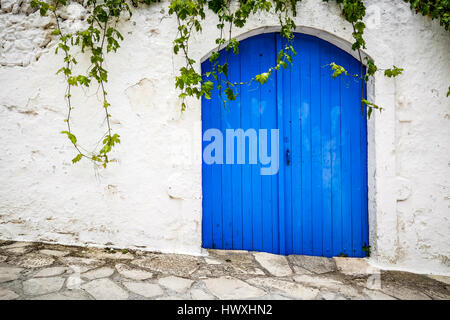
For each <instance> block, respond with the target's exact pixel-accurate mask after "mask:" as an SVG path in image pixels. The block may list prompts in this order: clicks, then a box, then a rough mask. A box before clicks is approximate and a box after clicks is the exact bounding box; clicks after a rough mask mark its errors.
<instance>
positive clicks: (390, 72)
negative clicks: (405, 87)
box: [384, 66, 403, 78]
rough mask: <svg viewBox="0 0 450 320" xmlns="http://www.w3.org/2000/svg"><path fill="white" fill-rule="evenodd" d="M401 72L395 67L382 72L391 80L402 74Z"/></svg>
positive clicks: (400, 69) (401, 70)
mask: <svg viewBox="0 0 450 320" xmlns="http://www.w3.org/2000/svg"><path fill="white" fill-rule="evenodd" d="M402 72H403V69H402V68H397V67H396V66H393V67H392V68H391V69H386V70H385V71H384V75H385V76H386V77H389V78H393V77H394V78H395V77H396V76H398V75H399V74H402Z"/></svg>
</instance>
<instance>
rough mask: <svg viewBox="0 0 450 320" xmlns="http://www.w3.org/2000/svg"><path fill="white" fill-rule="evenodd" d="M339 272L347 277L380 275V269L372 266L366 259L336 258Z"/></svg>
mask: <svg viewBox="0 0 450 320" xmlns="http://www.w3.org/2000/svg"><path fill="white" fill-rule="evenodd" d="M333 259H334V261H335V262H336V267H337V269H338V271H340V272H342V273H343V274H346V275H364V274H374V273H380V269H378V268H376V267H373V266H371V265H370V264H369V263H368V262H367V260H366V259H362V258H344V257H334V258H333Z"/></svg>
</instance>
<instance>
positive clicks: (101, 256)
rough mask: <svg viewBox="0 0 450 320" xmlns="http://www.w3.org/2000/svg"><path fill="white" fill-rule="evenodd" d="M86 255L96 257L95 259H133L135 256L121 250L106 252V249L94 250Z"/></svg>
mask: <svg viewBox="0 0 450 320" xmlns="http://www.w3.org/2000/svg"><path fill="white" fill-rule="evenodd" d="M86 255H87V256H88V257H91V258H94V259H113V260H133V259H134V256H133V255H132V254H131V253H129V252H127V253H122V252H121V251H118V252H114V253H111V252H105V251H93V252H87V253H86Z"/></svg>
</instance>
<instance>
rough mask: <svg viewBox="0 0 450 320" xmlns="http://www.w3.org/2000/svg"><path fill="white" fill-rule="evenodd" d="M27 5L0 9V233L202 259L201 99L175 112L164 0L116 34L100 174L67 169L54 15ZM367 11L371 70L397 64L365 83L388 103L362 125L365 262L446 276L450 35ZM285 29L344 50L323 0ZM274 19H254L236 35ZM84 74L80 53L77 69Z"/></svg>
mask: <svg viewBox="0 0 450 320" xmlns="http://www.w3.org/2000/svg"><path fill="white" fill-rule="evenodd" d="M27 2H29V1H8V0H6V1H5V0H1V1H0V3H1V14H0V42H1V47H0V120H1V126H0V145H1V147H2V151H3V152H2V153H1V154H0V182H1V183H0V238H2V239H14V240H30V241H44V242H58V243H63V244H77V245H92V246H112V247H127V248H142V249H145V250H157V251H162V252H178V253H191V254H201V253H202V250H201V211H202V207H201V195H202V192H201V162H200V155H201V144H200V141H201V126H200V102H199V101H195V100H192V101H190V103H189V108H188V110H186V111H185V112H183V113H182V112H181V111H180V101H179V100H178V99H177V92H176V90H175V89H174V77H175V75H176V74H177V70H178V68H179V66H180V65H181V63H182V58H181V57H178V56H174V55H173V53H172V44H171V43H172V40H173V39H174V37H175V33H176V27H177V26H176V22H175V20H174V18H173V17H169V16H168V13H167V11H168V10H167V6H168V2H167V1H164V2H163V3H160V4H157V5H152V6H151V7H150V8H143V9H139V10H136V11H135V12H134V15H133V17H132V18H131V19H129V20H124V21H123V22H122V23H121V24H120V26H119V29H120V30H121V32H122V33H123V34H124V35H125V36H126V40H125V41H124V42H123V43H122V48H121V49H120V50H119V53H118V54H112V55H109V56H108V57H107V62H106V65H107V67H108V69H109V70H110V79H111V80H110V82H109V83H108V86H107V87H108V91H109V98H110V101H111V102H112V107H111V113H112V115H113V118H112V120H113V127H114V130H115V131H116V132H118V133H119V134H120V135H121V139H122V143H121V144H120V145H119V146H118V148H117V151H116V152H114V157H115V158H116V159H118V162H117V163H113V164H111V165H110V166H109V167H108V169H106V170H103V169H100V170H95V169H94V167H93V166H92V164H90V163H89V162H87V161H82V162H80V163H78V164H76V165H73V164H72V163H71V159H72V157H73V156H74V155H75V154H74V151H73V149H72V147H71V145H70V144H69V143H68V141H67V139H66V137H64V136H63V135H61V134H59V132H60V131H61V130H64V129H65V123H64V121H63V119H64V118H65V113H66V107H65V103H64V100H63V92H64V89H65V85H64V80H63V79H62V77H61V76H57V75H55V71H56V70H57V69H58V68H59V66H60V65H61V63H62V57H61V56H55V55H54V53H53V51H54V45H55V41H54V39H53V40H52V38H51V37H50V32H51V30H52V28H53V24H52V20H51V19H48V18H41V17H40V16H39V14H38V13H32V11H31V10H30V9H29V7H28V5H27ZM366 5H367V7H368V8H369V10H368V12H369V14H368V21H367V24H368V26H369V29H368V30H367V32H366V33H367V35H366V39H367V47H368V48H367V51H366V52H367V54H369V55H370V56H372V57H373V58H374V59H375V60H376V62H377V63H378V65H379V66H380V67H382V68H388V67H390V66H392V65H393V64H395V65H397V66H400V67H403V68H404V69H405V72H404V75H402V76H401V77H399V78H397V79H396V80H393V79H387V78H384V77H383V76H381V74H380V75H379V76H377V77H376V79H375V81H374V82H373V83H371V85H370V89H369V93H370V95H371V96H372V99H373V100H374V101H375V102H376V103H377V104H379V105H381V106H382V107H383V108H385V111H384V112H382V113H381V114H379V113H377V114H375V117H373V119H372V120H371V121H370V122H369V198H370V199H369V207H370V209H369V211H370V212H369V215H370V238H371V246H372V251H373V253H372V258H371V261H372V262H373V263H374V264H378V265H381V266H385V267H389V268H397V269H406V270H411V271H417V272H432V273H441V274H450V246H449V243H450V232H449V231H450V222H449V219H450V209H449V206H450V190H449V188H450V167H449V161H450V143H449V136H450V125H449V120H450V99H448V98H446V97H445V94H446V92H447V88H448V86H449V85H450V50H449V49H450V37H449V34H448V32H446V31H445V30H444V29H443V28H442V27H440V26H439V23H438V22H437V21H433V22H432V21H431V20H430V19H428V18H426V17H422V16H418V15H414V14H413V13H412V12H411V11H410V9H409V7H408V5H407V4H405V3H404V2H403V1H400V0H397V1H392V0H383V1H380V0H377V1H375V0H372V1H366ZM84 17H85V11H84V9H83V7H82V6H80V5H78V4H73V5H71V6H70V9H69V10H68V11H67V12H66V14H65V18H67V20H66V21H65V22H64V25H65V27H66V28H71V29H76V28H79V27H80V26H82V20H83V19H84ZM206 23H208V24H209V25H210V27H207V28H205V30H204V32H203V34H201V35H198V36H196V37H195V38H194V41H193V43H192V44H191V52H192V55H193V56H194V57H195V58H197V60H200V59H201V58H202V57H204V56H205V55H206V54H207V53H208V52H209V51H210V50H212V49H213V48H214V47H215V44H214V39H215V38H216V36H217V31H216V29H215V24H216V21H215V20H214V18H213V17H212V16H211V15H208V16H207V21H206ZM296 23H297V25H298V26H299V30H309V32H311V31H314V32H316V33H317V32H319V33H320V35H321V36H322V37H328V38H330V34H331V35H333V37H337V38H335V41H337V42H339V43H341V44H342V43H343V42H342V40H339V38H340V39H345V40H347V41H348V42H351V26H350V25H349V24H348V23H346V22H345V21H344V20H343V18H342V17H340V15H339V9H338V7H337V6H336V5H335V3H334V2H333V1H331V2H330V3H328V4H327V3H324V2H322V1H321V0H303V2H302V3H301V4H300V5H299V15H298V17H297V19H296ZM205 25H206V24H205ZM276 25H277V18H276V17H273V16H269V15H267V14H263V15H258V16H255V17H252V19H251V21H250V22H249V23H248V24H247V26H246V27H245V28H244V29H242V30H235V31H236V35H240V34H243V33H245V32H248V31H251V30H254V29H256V28H259V27H262V26H267V27H273V26H276ZM317 30H319V31H317ZM333 37H332V38H333ZM344 45H345V43H344ZM87 66H88V64H87V61H86V60H85V61H83V59H81V62H80V65H79V68H80V72H83V71H85V70H86V68H87ZM74 96H76V98H75V102H74V106H75V108H76V109H75V110H74V120H73V126H74V131H75V133H76V134H77V136H78V139H79V141H80V142H81V144H82V145H83V146H86V147H87V148H88V149H92V148H93V147H94V146H95V145H96V144H97V142H98V141H97V140H96V139H97V137H98V138H99V137H100V136H101V135H102V133H103V131H104V128H102V127H101V123H102V121H103V110H102V109H101V108H100V107H99V103H98V100H99V97H97V95H96V91H95V90H91V91H89V92H86V94H74Z"/></svg>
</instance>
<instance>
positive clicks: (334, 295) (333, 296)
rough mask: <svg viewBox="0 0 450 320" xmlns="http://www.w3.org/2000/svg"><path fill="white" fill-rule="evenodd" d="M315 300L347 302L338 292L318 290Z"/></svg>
mask: <svg viewBox="0 0 450 320" xmlns="http://www.w3.org/2000/svg"><path fill="white" fill-rule="evenodd" d="M316 299H317V300H347V298H345V297H344V296H343V295H341V294H339V293H338V292H332V291H328V290H320V293H319V294H318V296H317V297H316Z"/></svg>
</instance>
